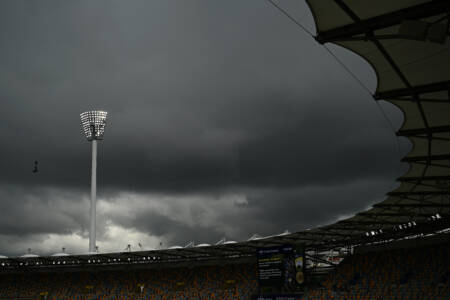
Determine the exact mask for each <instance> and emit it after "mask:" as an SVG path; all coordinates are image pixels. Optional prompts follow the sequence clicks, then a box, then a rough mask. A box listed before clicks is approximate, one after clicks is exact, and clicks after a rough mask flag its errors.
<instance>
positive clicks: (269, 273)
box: [256, 245, 305, 294]
mask: <svg viewBox="0 0 450 300" xmlns="http://www.w3.org/2000/svg"><path fill="white" fill-rule="evenodd" d="M256 256H257V264H258V282H259V286H260V293H261V294H271V293H293V292H297V291H300V290H301V289H302V285H303V283H304V279H305V278H304V268H305V264H304V247H301V246H297V247H294V246H292V245H284V246H279V247H270V248H259V249H258V250H257V255H256Z"/></svg>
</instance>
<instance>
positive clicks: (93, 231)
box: [89, 139, 97, 252]
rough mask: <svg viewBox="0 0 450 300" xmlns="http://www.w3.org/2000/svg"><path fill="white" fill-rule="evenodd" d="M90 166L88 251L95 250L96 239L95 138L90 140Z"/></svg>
mask: <svg viewBox="0 0 450 300" xmlns="http://www.w3.org/2000/svg"><path fill="white" fill-rule="evenodd" d="M91 143H92V168H91V211H90V215H91V220H90V221H91V224H90V225H91V226H90V231H89V252H95V251H96V248H95V246H96V245H95V241H96V220H95V214H96V205H97V140H95V139H94V140H92V142H91Z"/></svg>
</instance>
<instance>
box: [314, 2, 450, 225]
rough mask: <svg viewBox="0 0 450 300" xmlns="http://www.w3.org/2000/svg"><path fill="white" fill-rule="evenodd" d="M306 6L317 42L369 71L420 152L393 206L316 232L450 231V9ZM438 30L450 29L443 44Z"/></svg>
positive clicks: (444, 5) (412, 155) (390, 201)
mask: <svg viewBox="0 0 450 300" xmlns="http://www.w3.org/2000/svg"><path fill="white" fill-rule="evenodd" d="M307 3H308V5H309V6H310V8H311V10H312V13H313V15H314V18H315V22H316V27H317V36H316V39H317V41H318V42H320V43H335V44H337V45H340V46H342V47H345V48H347V49H348V50H350V51H353V52H355V53H356V54H358V55H360V56H361V57H363V58H365V59H366V60H367V61H368V62H369V63H370V65H371V66H372V67H373V68H374V70H375V72H376V74H377V78H378V85H377V89H376V91H375V94H374V98H375V99H378V100H381V99H382V100H386V101H389V102H391V103H392V104H394V105H396V106H397V107H398V108H399V109H401V110H402V111H403V113H404V117H405V119H404V123H403V124H402V126H401V128H400V129H399V131H398V132H397V135H399V136H405V137H407V138H409V139H410V141H411V142H412V144H413V145H412V149H411V151H410V152H409V153H408V155H407V156H406V157H405V158H404V159H403V161H405V162H408V163H409V164H410V168H409V170H408V171H407V172H406V174H405V175H403V176H402V177H400V178H399V179H398V181H399V182H400V185H399V186H398V187H397V188H396V189H395V190H394V191H392V192H389V193H388V197H387V199H385V200H384V201H382V202H381V203H378V204H375V205H374V208H372V209H369V210H368V211H365V212H361V213H359V214H357V215H356V216H354V217H352V218H349V219H346V220H342V221H340V222H338V223H336V224H332V225H328V226H325V227H322V228H318V229H317V230H321V229H322V230H324V229H325V230H329V231H333V232H335V230H334V229H336V230H340V229H339V228H345V229H346V230H351V228H352V226H353V227H354V228H355V229H356V228H357V226H360V227H361V228H364V229H367V230H377V229H382V228H392V227H394V228H396V227H398V226H399V225H402V224H404V223H406V224H408V223H409V224H410V223H411V222H413V221H414V222H415V223H420V222H428V221H430V220H435V219H436V218H437V219H439V220H445V221H446V222H447V223H445V222H444V223H443V224H442V226H447V227H450V223H448V217H449V216H450V210H449V206H450V198H449V190H450V100H449V94H450V36H449V35H450V34H449V31H448V29H449V26H448V24H449V22H450V20H449V15H450V1H447V0H434V1H431V0H428V1H424V0H421V1H417V0H401V1H400V0H396V1H392V0H379V1H370V2H367V1H358V0H307ZM437 25H439V26H441V27H440V28H446V29H447V33H446V36H445V39H444V41H441V42H437V41H436V39H434V36H432V34H433V30H434V28H437V27H436V26H437ZM411 26H412V27H411ZM442 26H444V27H442ZM421 28H422V29H424V30H422V31H421V30H420V29H421ZM414 36H415V37H414ZM436 215H438V216H439V217H436ZM352 224H353V225H352ZM342 226H344V227H342ZM402 226H403V225H402ZM403 227H404V226H403ZM429 228H434V227H429ZM433 230H434V229H433ZM313 231H314V230H313ZM343 232H344V231H342V232H341V233H343ZM355 232H357V231H355Z"/></svg>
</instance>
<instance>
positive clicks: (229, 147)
mask: <svg viewBox="0 0 450 300" xmlns="http://www.w3.org/2000/svg"><path fill="white" fill-rule="evenodd" d="M283 5H286V8H288V9H289V10H290V11H291V12H292V13H293V14H295V16H296V17H297V18H299V19H300V20H301V21H302V22H303V23H304V24H306V25H307V26H308V27H309V28H310V29H311V28H312V18H311V16H310V14H309V11H308V10H307V8H306V6H305V4H304V3H303V2H301V3H300V4H299V3H298V2H297V1H286V2H283ZM0 41H1V47H0V137H1V139H2V142H1V147H0V166H1V169H2V172H0V207H2V208H3V209H4V210H3V211H4V213H5V216H6V217H2V218H1V221H0V234H2V235H6V236H8V237H9V238H11V239H14V240H15V238H16V237H17V236H24V237H25V236H31V235H34V236H33V238H29V240H30V241H32V240H39V239H41V240H42V237H41V236H40V234H41V235H42V234H73V233H76V234H79V235H80V236H85V234H86V232H85V228H84V226H85V224H86V223H87V222H86V221H87V220H86V215H87V209H88V208H87V207H86V206H87V200H86V199H87V197H88V195H87V192H88V188H89V175H90V169H89V168H90V149H89V146H90V145H89V143H88V142H87V141H85V140H84V138H83V136H82V134H81V128H80V124H79V116H78V114H79V113H80V112H82V111H85V110H89V109H104V110H107V111H108V112H109V113H110V115H109V120H108V125H107V129H106V134H105V140H104V141H102V142H101V145H100V150H99V161H100V165H99V186H100V189H99V196H100V197H101V198H102V200H103V201H105V203H106V202H111V203H115V202H114V201H113V200H111V199H112V198H117V195H126V194H127V193H131V194H133V195H135V196H136V197H141V198H142V197H145V196H146V195H153V196H148V197H149V200H148V201H147V202H148V203H153V202H154V201H156V202H158V201H163V200H161V199H163V198H164V195H166V196H170V197H173V199H178V202H177V200H173V199H172V201H170V205H171V207H167V208H166V210H167V211H168V212H167V213H164V214H162V213H161V212H159V211H157V210H156V211H155V208H154V207H153V206H150V208H151V209H150V208H149V207H148V204H146V203H147V202H145V201H143V202H139V203H138V204H137V205H139V208H142V209H138V211H136V212H134V213H133V214H129V215H125V216H124V215H121V214H120V213H117V212H116V211H115V212H114V213H106V212H105V214H104V215H100V216H99V222H100V226H99V231H100V233H101V234H100V239H102V238H103V239H107V237H106V236H108V234H110V233H111V230H113V229H111V228H115V227H114V226H116V225H117V226H122V227H123V228H125V229H130V230H131V229H133V230H137V231H139V232H142V233H148V234H150V235H152V236H155V237H158V238H160V239H164V240H165V241H168V242H169V241H170V242H173V243H175V242H177V241H180V243H181V242H182V241H181V240H186V239H198V240H208V241H213V240H217V239H218V238H220V237H221V236H224V235H230V236H231V237H232V238H236V239H238V238H244V237H246V236H248V235H249V234H250V233H252V232H263V233H264V234H268V233H271V232H276V231H280V230H284V229H285V228H288V229H290V230H291V231H295V230H296V229H300V228H303V227H309V226H312V225H317V224H321V223H323V222H327V221H332V220H334V219H335V218H336V217H337V216H338V215H341V214H350V213H351V212H354V211H356V210H359V209H363V208H365V207H367V206H368V205H370V204H371V203H373V202H374V201H375V200H381V198H382V196H383V194H384V193H386V192H387V191H388V184H387V183H389V182H392V181H393V179H394V178H395V177H396V176H398V175H400V174H401V172H402V170H401V168H400V167H399V163H398V161H399V155H398V152H397V149H396V145H395V140H394V137H393V133H392V130H391V129H390V128H388V126H387V124H386V121H385V120H383V118H382V116H381V115H380V113H379V111H378V110H377V106H376V105H375V103H374V102H373V100H372V99H371V98H370V97H369V96H368V95H367V93H366V92H365V91H364V90H363V89H361V87H360V86H358V84H357V83H355V81H354V80H353V79H352V78H351V77H350V76H349V75H348V74H347V73H345V71H344V70H342V68H341V67H340V66H339V65H338V64H337V63H336V62H335V61H334V60H333V58H332V57H330V56H329V55H328V54H327V52H326V51H325V50H324V49H323V48H322V47H321V46H320V45H318V44H317V43H316V42H315V41H314V40H313V39H312V38H311V37H310V36H308V35H306V34H304V33H303V32H301V31H300V30H299V29H298V28H297V27H296V26H294V25H293V24H292V23H291V22H290V21H289V20H287V19H286V18H285V17H283V15H281V14H280V13H279V12H278V11H276V10H274V9H273V7H271V6H269V5H268V4H267V3H266V2H265V1H220V2H219V1H214V2H213V1H162V0H161V1H137V0H136V1H127V2H124V1H104V2H103V1H95V2H94V1H77V2H70V3H69V2H67V3H62V2H61V1H39V2H38V1H3V2H1V3H0ZM334 51H337V53H338V54H339V55H340V56H341V57H342V58H343V59H344V60H345V61H346V63H347V64H348V65H349V66H350V67H351V68H352V70H353V71H354V72H355V73H356V74H357V75H358V76H359V77H361V78H362V79H363V81H364V82H365V83H366V84H367V85H369V86H370V87H371V88H373V87H374V85H375V77H374V73H373V71H372V70H371V69H370V67H369V66H368V64H367V63H365V62H363V61H362V60H361V59H360V58H359V57H356V56H355V55H353V54H351V53H349V52H346V51H342V50H340V49H334ZM383 108H384V109H385V110H386V111H387V113H388V114H389V116H390V117H391V118H392V119H393V120H394V123H395V125H396V126H398V125H399V124H400V121H401V114H400V112H399V111H398V110H397V109H395V108H393V107H392V106H385V105H383ZM404 144H405V143H402V147H407V145H406V144H405V145H404ZM34 160H38V161H39V172H38V173H37V174H33V173H31V170H32V168H33V161H34ZM235 191H237V192H238V193H241V196H240V198H239V199H241V200H239V201H241V202H239V201H238V202H236V203H234V202H233V201H234V200H232V199H233V197H232V196H230V195H231V194H233V193H235ZM155 195H159V196H158V197H159V198H158V197H156V196H155ZM192 195H199V196H198V199H197V198H195V197H194V198H192ZM217 195H219V196H220V195H226V197H225V196H224V197H225V198H226V199H228V200H221V201H219V200H217V199H216V198H217V197H219V196H217ZM152 197H153V198H152ZM155 197H156V198H155ZM185 197H189V199H191V200H190V201H192V203H191V202H189V203H191V206H190V207H191V209H192V214H191V215H190V217H191V219H192V220H193V221H192V222H191V223H190V224H186V220H184V219H183V218H181V219H176V218H174V217H173V215H177V209H176V207H177V206H179V205H180V203H181V202H182V201H183V199H185ZM150 198H151V199H153V200H151V199H150ZM219 198H220V197H219ZM155 199H160V200H155ZM192 199H194V200H192ZM195 199H197V200H195ZM230 199H231V200H230ZM243 199H244V200H243ZM274 199H275V200H274ZM298 199H303V200H298ZM308 199H315V201H312V202H311V201H309V200H308ZM230 201H231V202H230ZM222 202H223V203H224V204H220V205H224V206H223V207H222V206H220V205H219V204H217V203H222ZM29 203H34V204H32V205H31V204H29ZM117 203H121V204H120V205H121V206H119V207H122V208H123V209H125V207H126V205H127V204H126V203H124V202H122V201H118V202H117ZM230 203H231V204H230ZM233 203H234V204H233ZM311 203H316V204H317V203H321V205H320V206H315V205H312V204H311ZM27 205H28V206H27ZM216 206H220V208H221V209H222V210H223V214H220V215H215V214H214V213H213V212H212V210H213V209H214V207H216ZM322 206H323V207H327V208H328V209H327V210H326V211H323V210H320V209H319V208H320V207H322ZM30 207H31V208H30ZM147 208H148V209H147ZM156 209H159V207H157V208H156ZM118 210H120V209H118ZM294 211H297V212H301V213H300V214H299V215H294V214H293V212H294ZM100 214H101V213H100ZM171 214H173V215H171ZM196 214H199V215H196ZM202 215H206V216H209V217H210V218H212V220H215V221H214V222H213V221H208V222H207V223H202V222H200V221H195V220H201V217H200V216H202ZM16 219H22V220H23V222H14V220H16ZM249 220H252V221H249ZM111 224H112V225H111ZM232 224H233V225H232ZM108 226H109V227H108ZM111 226H112V227H111ZM125 229H124V230H125ZM108 230H109V231H108ZM114 230H116V231H117V230H118V229H117V228H115V229H114ZM103 235H104V236H103ZM137 238H141V237H136V239H137ZM73 243H75V242H73ZM0 246H1V245H0ZM110 246H111V247H113V245H112V244H111V245H110ZM5 249H6V248H5ZM8 249H9V248H8ZM1 250H2V248H1V247H0V251H1ZM5 251H6V250H5ZM8 251H12V250H8ZM43 251H44V250H43Z"/></svg>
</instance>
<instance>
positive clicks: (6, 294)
mask: <svg viewBox="0 0 450 300" xmlns="http://www.w3.org/2000/svg"><path fill="white" fill-rule="evenodd" d="M256 292H257V282H256V267H255V265H254V264H251V265H249V264H238V265H226V266H205V267H195V268H166V269H152V270H146V271H127V272H126V271H107V272H67V273H42V274H37V273H35V274H28V275H23V274H21V275H8V276H0V299H2V298H5V299H17V298H22V299H25V298H27V297H29V299H39V298H40V299H48V300H94V299H95V300H124V299H135V300H141V299H152V300H165V299H178V300H187V299H224V300H226V299H230V300H231V299H242V300H244V299H245V300H248V299H250V297H251V295H253V294H255V293H256ZM41 294H42V295H41Z"/></svg>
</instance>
